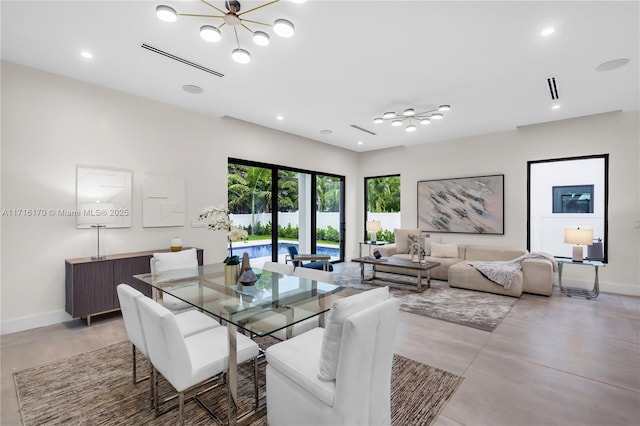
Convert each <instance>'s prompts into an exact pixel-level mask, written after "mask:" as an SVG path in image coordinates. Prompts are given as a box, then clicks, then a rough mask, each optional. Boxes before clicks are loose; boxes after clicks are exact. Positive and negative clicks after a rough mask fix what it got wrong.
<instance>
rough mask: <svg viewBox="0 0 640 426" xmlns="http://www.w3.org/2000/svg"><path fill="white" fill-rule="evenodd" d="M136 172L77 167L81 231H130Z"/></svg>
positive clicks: (77, 204) (77, 205)
mask: <svg viewBox="0 0 640 426" xmlns="http://www.w3.org/2000/svg"><path fill="white" fill-rule="evenodd" d="M132 180H133V172H132V171H131V170H127V169H116V168H110V167H94V166H77V167H76V211H77V212H78V215H77V222H76V227H77V228H91V227H95V226H96V225H101V227H105V228H130V227H131V206H132V191H131V187H132Z"/></svg>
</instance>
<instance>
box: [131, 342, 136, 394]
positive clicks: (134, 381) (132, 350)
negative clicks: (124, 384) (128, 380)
mask: <svg viewBox="0 0 640 426" xmlns="http://www.w3.org/2000/svg"><path fill="white" fill-rule="evenodd" d="M131 355H132V356H133V384H134V385H135V384H137V383H138V371H137V369H136V345H134V344H133V343H132V344H131Z"/></svg>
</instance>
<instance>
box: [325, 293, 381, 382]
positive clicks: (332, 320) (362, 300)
mask: <svg viewBox="0 0 640 426" xmlns="http://www.w3.org/2000/svg"><path fill="white" fill-rule="evenodd" d="M388 298H389V287H380V288H376V289H374V290H369V291H363V292H362V293H358V294H356V295H353V296H349V297H345V298H343V299H340V300H337V301H336V302H334V303H333V305H331V309H330V310H329V315H327V322H326V325H325V327H324V335H323V336H322V347H321V349H320V369H319V371H318V378H319V379H322V380H335V378H336V372H337V371H338V360H339V359H340V341H341V340H342V326H343V325H344V320H345V319H346V318H347V317H348V316H349V315H351V314H355V313H356V312H359V311H361V310H363V309H365V308H368V307H369V306H372V305H375V304H376V303H378V302H382V301H384V300H386V299H388Z"/></svg>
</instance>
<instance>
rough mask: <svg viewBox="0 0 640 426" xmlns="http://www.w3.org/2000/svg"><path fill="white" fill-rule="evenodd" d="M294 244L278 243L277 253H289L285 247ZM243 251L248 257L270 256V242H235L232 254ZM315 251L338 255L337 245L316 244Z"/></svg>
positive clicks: (332, 255) (239, 253)
mask: <svg viewBox="0 0 640 426" xmlns="http://www.w3.org/2000/svg"><path fill="white" fill-rule="evenodd" d="M289 246H294V247H295V248H298V243H293V242H291V243H288V242H287V243H278V254H289V250H288V249H287V247H289ZM244 253H248V254H249V259H255V258H257V257H271V244H258V245H253V246H250V245H244V244H243V243H235V244H234V247H233V254H234V255H236V256H240V257H242V256H244ZM316 253H318V254H328V255H329V256H331V257H336V258H337V257H339V256H340V249H339V248H338V247H323V246H318V247H317V250H316Z"/></svg>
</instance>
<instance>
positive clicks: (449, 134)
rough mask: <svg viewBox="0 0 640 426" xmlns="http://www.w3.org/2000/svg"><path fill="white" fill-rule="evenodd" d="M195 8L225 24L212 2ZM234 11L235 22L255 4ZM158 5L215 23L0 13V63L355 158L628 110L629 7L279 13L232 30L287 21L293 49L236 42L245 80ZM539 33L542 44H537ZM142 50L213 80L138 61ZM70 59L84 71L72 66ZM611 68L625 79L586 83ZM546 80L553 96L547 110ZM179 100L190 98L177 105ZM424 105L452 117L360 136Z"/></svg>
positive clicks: (634, 58)
mask: <svg viewBox="0 0 640 426" xmlns="http://www.w3.org/2000/svg"><path fill="white" fill-rule="evenodd" d="M209 2H210V3H212V4H214V5H216V6H217V7H219V8H224V1H222V0H209ZM241 3H242V10H243V11H244V10H248V9H250V8H252V7H254V6H257V5H260V4H264V3H266V2H265V1H262V2H256V1H243V2H241ZM159 4H167V5H170V6H172V7H173V8H174V9H176V10H177V11H178V13H199V14H208V13H211V12H214V14H215V13H216V12H215V11H214V10H213V9H211V8H210V7H208V6H206V5H205V4H203V3H202V2H200V1H176V0H156V1H113V0H112V1H87V0H84V1H54V0H51V1H28V0H20V1H5V0H2V3H1V6H2V9H1V14H2V59H3V60H7V61H11V62H15V63H19V64H23V65H27V66H30V67H34V68H38V69H42V70H46V71H50V72H52V73H56V74H60V75H64V76H68V77H71V78H75V79H79V80H83V81H87V82H91V83H94V84H98V85H101V86H106V87H110V88H113V89H117V90H121V91H123V92H127V93H131V94H134V95H138V96H142V97H145V98H149V99H154V100H157V101H161V102H165V103H168V104H172V105H177V106H179V107H182V108H186V109H189V110H193V111H198V112H201V113H204V114H209V115H213V116H230V117H235V118H237V119H241V120H245V121H248V122H251V123H256V124H259V125H262V126H266V127H270V128H274V129H278V130H282V131H285V132H289V133H292V134H296V135H300V136H303V137H307V138H310V139H314V140H317V141H320V142H324V143H328V144H332V145H336V146H340V147H344V148H347V149H350V150H354V151H368V150H373V149H381V148H387V147H392V146H402V145H413V144H420V143H427V142H434V141H442V140H448V139H452V138H459V137H465V136H471V135H477V134H483V133H492V132H498V131H504V130H510V129H514V128H516V127H517V126H522V125H527V124H534V123H541V122H547V121H554V120H560V119H566V118H572V117H578V116H583V115H590V114H597V113H602V112H608V111H614V110H624V111H629V110H638V109H639V103H640V102H639V81H640V77H639V76H640V73H639V68H638V60H639V53H640V47H639V44H640V43H639V40H640V34H639V27H640V23H639V16H640V15H639V13H640V12H639V2H638V1H622V2H612V1H600V2H597V1H596V2H593V1H588V2H577V1H568V2H560V1H531V2H522V1H498V2H486V1H470V2H459V1H446V2H435V1H407V2H402V1H307V2H306V3H304V4H294V3H292V2H289V1H285V0H283V1H281V2H279V3H277V4H275V5H271V6H269V7H265V8H262V9H260V10H258V11H255V12H253V13H251V14H247V15H246V16H244V17H245V18H248V19H254V20H260V21H267V22H272V21H273V20H274V19H276V18H281V17H283V18H287V19H289V20H291V21H292V22H293V23H294V24H295V26H296V34H295V36H294V37H292V38H289V39H284V38H280V37H278V36H276V35H274V34H273V33H272V31H271V30H270V29H267V30H266V31H267V32H269V33H270V34H272V37H271V45H270V46H269V47H258V46H255V45H254V44H253V42H252V41H251V38H250V34H249V32H248V31H246V30H242V31H241V32H240V33H239V34H240V44H241V47H243V48H245V49H247V50H249V51H250V52H251V54H252V62H251V63H250V64H247V65H240V64H237V63H235V62H233V61H232V60H231V50H232V49H233V48H235V47H236V46H235V39H234V37H233V32H232V31H231V29H230V28H229V27H223V28H222V29H221V31H222V35H223V40H222V41H221V42H219V43H217V44H210V43H207V42H204V41H203V40H202V39H200V37H199V34H198V30H199V28H200V26H201V25H204V24H213V25H218V24H219V20H212V19H203V18H194V17H180V18H179V19H178V21H177V22H176V23H173V24H168V23H165V22H161V21H159V20H158V19H157V18H156V16H155V7H156V6H157V5H159ZM548 26H553V27H554V28H555V32H554V33H553V34H552V35H551V36H548V37H542V36H541V35H540V32H541V31H542V29H544V28H545V27H548ZM252 29H254V30H257V29H263V27H259V26H254V27H253V28H252ZM143 43H146V44H148V45H150V46H153V47H156V48H158V49H161V50H164V51H166V52H169V53H172V54H174V55H177V56H180V57H182V58H185V59H188V60H190V61H192V62H194V63H197V64H199V65H202V66H205V67H208V68H211V69H213V70H216V71H218V72H221V73H223V74H224V77H222V78H220V77H217V76H214V75H212V74H210V73H207V72H203V71H201V70H198V69H195V68H192V67H190V66H187V65H184V64H182V63H180V62H176V61H173V60H170V59H167V58H166V57H164V56H160V55H158V54H155V53H151V52H149V51H148V50H145V49H143V48H141V45H142V44H143ZM83 49H86V50H89V51H91V52H92V53H93V55H94V58H93V59H92V60H87V59H84V58H82V57H81V56H80V51H81V50H83ZM618 58H629V63H628V64H627V65H626V66H624V67H622V68H618V69H615V70H612V71H606V72H600V71H596V69H595V67H596V66H597V65H599V64H600V63H602V62H605V61H609V60H613V59H618ZM549 77H555V79H556V82H557V87H558V92H559V100H558V102H557V103H558V104H559V105H560V108H559V109H557V110H551V106H552V105H553V104H554V101H552V99H551V96H550V93H549V88H548V86H547V78H549ZM186 84H192V85H197V86H200V87H202V88H203V89H204V93H202V94H197V95H196V94H190V93H187V92H185V91H183V90H182V86H183V85H186ZM439 104H451V105H452V110H451V111H450V112H448V113H446V115H445V119H444V120H441V121H439V122H434V123H433V124H431V125H430V126H418V130H417V131H416V132H415V133H406V132H404V131H403V129H402V128H395V127H391V126H390V124H389V123H388V122H385V123H383V124H374V123H373V118H375V117H377V116H380V115H381V114H382V113H383V112H385V111H389V110H391V111H396V112H401V111H402V110H404V109H405V108H410V107H411V108H415V109H416V110H426V109H430V108H434V107H436V106H437V105H439ZM279 114H281V115H282V116H283V117H284V119H283V120H282V121H278V120H277V119H276V116H277V115H279ZM352 124H355V125H357V126H360V127H362V128H365V129H368V130H371V131H372V132H375V133H377V135H375V136H373V135H369V134H367V133H364V132H362V131H360V130H356V129H354V128H352V127H350V125H352ZM321 130H331V131H332V133H331V134H329V135H325V134H321V133H320V131H321ZM358 141H360V142H362V144H361V145H358V144H357V143H358Z"/></svg>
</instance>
